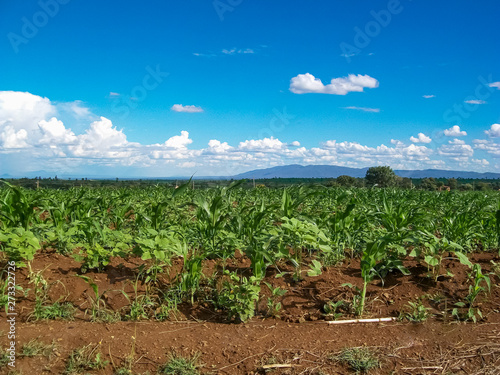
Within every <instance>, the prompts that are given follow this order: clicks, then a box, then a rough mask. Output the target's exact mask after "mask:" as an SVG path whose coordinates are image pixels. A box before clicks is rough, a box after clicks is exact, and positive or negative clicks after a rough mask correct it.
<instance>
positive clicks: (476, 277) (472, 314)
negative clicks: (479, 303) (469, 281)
mask: <svg viewBox="0 0 500 375" xmlns="http://www.w3.org/2000/svg"><path fill="white" fill-rule="evenodd" d="M471 276H472V277H473V285H470V286H469V294H468V295H467V297H465V302H457V303H455V306H456V307H455V308H454V309H453V311H452V315H453V316H455V317H456V318H457V319H459V320H472V321H473V322H474V323H476V321H477V317H476V315H477V316H478V317H479V318H480V319H482V318H483V313H482V312H481V310H480V309H479V308H475V307H474V303H475V301H476V298H477V297H478V295H479V294H480V293H487V292H490V290H491V280H490V278H489V276H488V275H483V273H482V270H481V266H480V265H479V264H477V263H476V264H474V266H473V267H472V273H471ZM482 284H484V285H486V288H485V287H484V286H483V285H482ZM459 308H467V312H466V313H465V314H463V313H460V311H459Z"/></svg>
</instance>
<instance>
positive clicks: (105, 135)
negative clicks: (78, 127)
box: [68, 117, 130, 158]
mask: <svg viewBox="0 0 500 375" xmlns="http://www.w3.org/2000/svg"><path fill="white" fill-rule="evenodd" d="M126 146H128V142H127V137H126V135H125V134H124V133H123V131H122V130H117V129H116V127H113V123H112V122H111V120H109V119H107V118H105V117H101V118H100V119H99V120H98V121H94V122H92V123H91V124H90V127H89V129H87V130H86V132H85V134H82V135H80V136H78V137H77V144H76V145H72V146H69V147H68V148H69V150H70V151H71V152H72V154H73V155H74V156H77V157H102V158H120V157H127V156H130V153H129V152H127V151H126V150H124V149H125V148H126Z"/></svg>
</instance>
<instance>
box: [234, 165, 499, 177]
mask: <svg viewBox="0 0 500 375" xmlns="http://www.w3.org/2000/svg"><path fill="white" fill-rule="evenodd" d="M367 170H368V168H348V167H339V166H335V165H306V166H303V165H298V164H292V165H284V166H280V167H272V168H267V169H256V170H253V171H250V172H245V173H241V174H238V175H236V176H233V178H234V179H244V178H248V179H252V178H259V179H260V178H337V177H339V176H342V175H347V176H352V177H365V175H366V171H367ZM394 173H396V175H398V176H400V177H410V178H426V177H434V178H481V179H486V178H500V173H493V172H486V173H478V172H466V171H448V170H440V169H424V170H394Z"/></svg>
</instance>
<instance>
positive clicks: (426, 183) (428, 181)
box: [420, 177, 437, 190]
mask: <svg viewBox="0 0 500 375" xmlns="http://www.w3.org/2000/svg"><path fill="white" fill-rule="evenodd" d="M420 188H421V189H423V190H436V189H437V183H436V179H435V178H433V177H428V178H424V179H422V181H421V182H420Z"/></svg>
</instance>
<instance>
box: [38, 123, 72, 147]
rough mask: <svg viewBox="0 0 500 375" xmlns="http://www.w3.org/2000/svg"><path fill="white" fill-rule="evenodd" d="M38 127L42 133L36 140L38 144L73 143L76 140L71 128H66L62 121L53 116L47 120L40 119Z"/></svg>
mask: <svg viewBox="0 0 500 375" xmlns="http://www.w3.org/2000/svg"><path fill="white" fill-rule="evenodd" d="M38 127H39V129H40V131H41V133H42V136H41V138H40V140H39V141H38V143H39V144H42V145H43V144H49V145H64V144H74V143H75V142H76V141H77V137H76V136H75V134H74V133H73V132H72V131H71V129H66V127H65V126H64V124H63V122H62V121H59V120H58V119H57V118H55V117H52V118H51V119H50V120H49V121H45V120H42V121H40V122H39V123H38Z"/></svg>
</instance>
